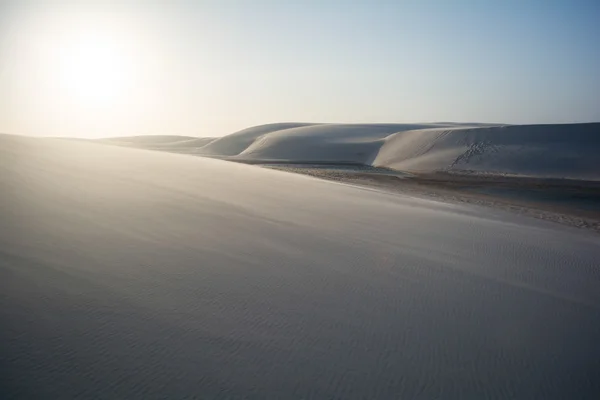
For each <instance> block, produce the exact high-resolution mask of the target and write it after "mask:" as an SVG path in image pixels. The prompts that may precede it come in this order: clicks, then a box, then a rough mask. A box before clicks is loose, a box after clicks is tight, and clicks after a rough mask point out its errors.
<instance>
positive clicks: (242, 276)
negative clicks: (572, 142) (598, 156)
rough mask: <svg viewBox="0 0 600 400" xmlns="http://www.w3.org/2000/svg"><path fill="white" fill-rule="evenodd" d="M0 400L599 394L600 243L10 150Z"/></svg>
mask: <svg viewBox="0 0 600 400" xmlns="http://www.w3.org/2000/svg"><path fill="white" fill-rule="evenodd" d="M0 193H2V196H0V221H2V224H3V227H2V228H3V229H2V230H0V286H1V290H0V296H1V297H0V298H1V302H0V304H1V307H0V322H1V324H2V329H1V330H0V342H1V343H2V344H3V345H2V350H1V352H2V353H1V357H2V360H3V371H4V372H3V374H1V376H0V380H1V382H2V383H1V387H2V392H3V398H6V399H20V398H27V399H35V398H39V399H47V398H91V397H94V398H128V399H136V398H139V399H152V398H157V399H158V398H190V397H194V396H200V394H201V396H202V397H203V398H207V399H216V398H219V399H222V398H231V399H234V398H239V399H241V398H244V399H271V398H273V399H274V398H298V399H299V398H313V399H331V398H344V399H360V398H370V399H391V398H411V399H419V398H422V399H431V398H436V397H440V398H502V397H510V398H523V399H535V398H540V399H552V398H556V399H564V398H580V399H592V398H598V396H599V395H600V381H599V380H598V379H597V371H598V370H600V361H599V360H600V347H599V346H598V345H597V340H598V337H600V293H599V292H598V290H597V289H598V287H599V286H600V274H598V260H599V259H600V246H599V242H598V239H597V237H596V236H591V235H587V234H584V233H583V232H580V231H575V230H570V229H568V228H564V227H561V226H558V225H554V224H550V223H545V222H543V221H534V220H522V219H520V218H519V217H518V216H514V215H511V214H505V213H502V212H499V211H493V210H489V209H483V208H481V209H480V208H475V207H473V208H468V207H466V206H458V205H448V204H443V203H437V202H432V201H427V200H423V199H415V198H410V197H405V196H400V195H392V194H386V193H381V192H377V191H373V190H366V189H359V188H355V187H350V186H345V185H340V184H335V183H331V182H325V181H320V180H315V179H312V178H309V177H305V176H300V175H293V174H286V173H281V172H278V171H271V170H265V169H259V168H254V167H250V166H247V165H242V164H236V163H227V162H223V161H220V160H211V159H205V158H199V157H189V156H181V155H177V154H169V153H161V152H149V151H142V150H136V149H130V148H120V147H111V146H101V145H98V144H93V143H84V142H68V141H60V140H50V139H47V140H44V139H30V138H20V137H12V136H0Z"/></svg>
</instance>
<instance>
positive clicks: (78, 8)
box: [0, 0, 600, 136]
mask: <svg viewBox="0 0 600 400" xmlns="http://www.w3.org/2000/svg"><path fill="white" fill-rule="evenodd" d="M281 121H307V122H433V121H456V122H504V123H560V122H589V121H600V1H598V0H589V1H583V0H571V1H568V0H565V1H553V0H544V1H541V0H540V1H528V0H520V1H512V0H502V1H498V0H490V1H485V0H470V1H469V0H462V1H461V0H455V1H450V0H448V1H446V0H439V1H427V0H413V1H411V0H407V1H402V0H396V1H362V0H346V1H327V0H321V1H310V0H308V1H307V0H303V1H301V0H295V1H291V0H288V1H286V0H280V1H275V0H272V1H270V0H252V1H251V0H243V1H242V0H240V1H227V0H214V1H208V0H207V1H203V0H198V1H167V0H165V1H158V0H155V1H95V2H94V1H77V2H75V1H71V2H68V1H43V0H38V1H27V0H14V1H11V0H8V1H7V0H0V132H6V133H16V134H31V135H75V136H110V135H134V134H183V135H197V136H218V135H224V134H227V133H231V132H233V131H236V130H239V129H242V128H246V127H249V126H252V125H258V124H264V123H270V122H281Z"/></svg>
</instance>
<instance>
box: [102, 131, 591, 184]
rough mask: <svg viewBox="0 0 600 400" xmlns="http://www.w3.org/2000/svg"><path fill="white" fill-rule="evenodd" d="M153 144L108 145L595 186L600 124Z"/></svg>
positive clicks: (266, 134)
mask: <svg viewBox="0 0 600 400" xmlns="http://www.w3.org/2000/svg"><path fill="white" fill-rule="evenodd" d="M159 138H162V137H157V138H154V137H151V138H148V139H144V138H141V137H137V138H130V139H124V138H119V139H118V141H117V140H115V139H113V140H112V141H113V142H125V144H127V145H133V146H136V145H137V146H139V147H145V148H155V149H158V150H170V151H181V152H186V153H192V154H197V155H204V156H210V157H218V158H225V159H230V160H238V161H244V160H245V161H253V162H260V161H275V160H278V161H287V162H292V163H293V162H303V163H307V162H327V163H336V162H339V163H356V164H364V165H371V166H376V167H384V168H391V169H396V170H402V171H408V172H425V173H431V172H442V171H443V172H454V173H469V174H496V175H517V176H533V177H543V178H570V179H585V180H599V179H600V157H599V156H598V154H600V123H589V124H564V125H487V124H476V123H473V124H457V123H437V124H310V123H280V124H269V125H261V126H256V127H252V128H248V129H244V130H242V131H239V132H236V133H233V134H231V135H227V136H224V137H220V138H189V137H165V138H171V140H170V141H169V140H166V139H159ZM175 138H180V139H181V140H179V139H177V140H176V139H175Z"/></svg>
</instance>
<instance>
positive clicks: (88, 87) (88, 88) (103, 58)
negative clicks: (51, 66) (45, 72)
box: [54, 33, 131, 105]
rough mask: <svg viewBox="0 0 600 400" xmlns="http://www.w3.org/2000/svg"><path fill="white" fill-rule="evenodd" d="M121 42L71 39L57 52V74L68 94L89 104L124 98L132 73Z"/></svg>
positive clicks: (98, 38)
mask: <svg viewBox="0 0 600 400" xmlns="http://www.w3.org/2000/svg"><path fill="white" fill-rule="evenodd" d="M123 53H124V52H123V51H121V49H120V48H119V46H118V43H116V42H114V41H112V40H110V38H107V37H103V36H102V35H100V34H93V33H91V34H85V35H82V36H79V37H76V38H70V39H69V41H67V42H66V43H64V44H63V45H62V46H61V47H60V48H59V49H58V53H57V59H56V61H57V63H56V65H55V68H56V71H54V72H55V73H56V75H57V78H58V83H59V84H60V86H61V87H62V88H63V89H64V94H65V95H67V96H69V97H72V100H75V101H82V102H85V103H86V104H88V105H104V104H106V103H109V102H111V101H114V100H116V99H118V97H119V96H121V95H123V93H124V91H125V89H126V86H127V82H128V78H129V79H130V78H131V77H130V76H129V75H130V73H131V71H130V70H129V69H130V68H129V66H128V64H127V58H126V54H123Z"/></svg>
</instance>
